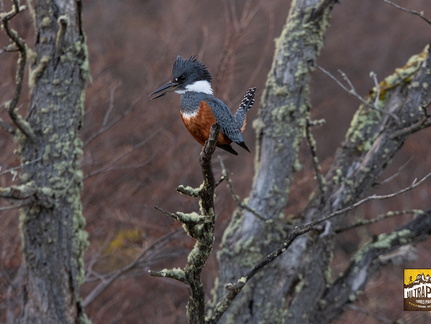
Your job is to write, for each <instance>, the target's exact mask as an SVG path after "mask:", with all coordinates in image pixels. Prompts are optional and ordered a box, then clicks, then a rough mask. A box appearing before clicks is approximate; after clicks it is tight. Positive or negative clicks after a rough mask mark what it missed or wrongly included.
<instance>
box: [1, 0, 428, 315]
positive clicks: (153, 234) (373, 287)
mask: <svg viewBox="0 0 431 324" xmlns="http://www.w3.org/2000/svg"><path fill="white" fill-rule="evenodd" d="M0 3H3V1H1V2H0ZM397 3H398V4H400V5H402V6H405V7H408V8H410V9H414V10H418V11H421V10H424V11H425V15H427V17H428V18H431V7H430V6H429V0H409V1H407V0H404V1H401V0H399V1H398V2H397ZM5 5H8V4H7V3H5ZM289 6H290V2H289V1H281V0H267V1H264V0H261V1H245V0H243V1H240V0H238V1H210V0H202V1H192V0H171V1H157V0H128V1H112V0H111V1H110V0H105V1H102V0H92V1H87V2H84V12H83V19H84V26H85V30H86V34H87V37H88V46H89V54H90V66H91V80H90V82H89V83H88V91H87V99H86V114H85V124H84V127H83V131H82V135H83V141H84V144H85V154H84V158H83V168H84V171H85V174H86V178H85V179H86V180H85V188H84V192H83V206H84V215H85V217H86V219H87V230H88V232H89V235H90V243H91V245H90V247H89V248H88V251H87V255H86V262H87V264H88V267H89V268H88V273H89V279H90V278H93V279H94V278H95V277H94V276H93V275H94V274H96V273H98V274H104V273H109V272H112V271H115V270H117V269H120V268H122V267H124V266H125V265H127V264H128V263H129V262H131V261H133V260H134V259H135V258H136V257H137V256H138V255H139V253H140V252H141V251H142V249H143V248H144V249H145V248H149V247H150V246H151V244H152V243H154V242H155V241H156V240H158V239H160V238H161V237H163V236H164V235H166V234H169V233H172V232H174V231H176V230H178V229H179V228H180V225H179V224H177V223H174V222H173V221H172V220H170V219H168V217H166V216H164V215H163V214H161V213H159V212H157V211H156V210H155V209H154V205H157V206H160V207H162V208H163V209H166V210H169V211H186V212H187V211H194V210H197V208H198V206H197V202H196V201H195V200H193V199H191V198H189V197H185V196H181V195H179V194H178V193H176V191H175V189H176V187H177V185H179V184H184V185H191V186H198V185H199V184H200V182H201V176H200V169H199V164H198V154H199V152H200V146H199V144H197V143H196V142H195V141H194V140H193V138H192V137H191V136H190V135H189V134H188V132H187V131H186V129H185V128H184V125H183V124H182V122H181V119H180V117H179V113H178V107H179V98H178V96H177V95H176V94H171V95H169V96H166V97H163V98H161V99H158V100H155V101H150V100H149V99H148V94H149V93H150V92H151V91H152V90H154V89H156V88H157V87H158V86H160V85H162V84H164V82H166V81H168V80H169V78H170V73H171V68H172V62H173V60H174V59H175V57H176V55H178V54H180V55H183V56H186V57H188V56H190V55H193V54H196V55H197V56H198V58H199V59H200V60H202V61H203V62H205V63H206V64H207V66H208V68H209V70H210V72H211V73H212V74H213V78H214V83H213V87H214V89H215V94H216V95H217V96H218V97H220V98H221V99H222V100H224V101H225V102H226V103H227V104H228V105H229V106H230V107H231V108H232V109H236V106H237V105H238V104H239V102H240V100H241V98H242V95H243V93H244V91H245V90H246V89H247V88H248V87H250V86H256V87H257V88H258V90H257V98H259V97H260V95H261V94H262V90H263V88H264V85H265V80H266V76H267V73H268V70H269V68H270V65H271V62H272V56H273V52H274V39H275V38H276V37H278V35H279V33H280V31H281V28H282V26H283V25H284V23H285V20H286V17H287V14H288V10H289ZM14 24H15V25H14V26H15V28H16V29H17V30H19V32H20V34H21V35H22V36H23V37H25V38H26V39H28V42H29V45H32V44H33V42H34V41H33V35H32V26H31V21H30V19H29V15H28V13H27V14H26V16H21V17H18V18H17V19H15V21H14ZM430 40H431V26H430V25H428V24H426V23H425V22H424V21H422V20H421V19H420V18H418V17H416V16H413V15H410V14H408V13H405V12H402V11H400V10H397V9H395V8H394V7H392V6H390V5H388V4H386V3H384V1H383V0H362V1H341V3H340V4H338V5H336V6H335V9H334V11H333V20H332V24H331V27H330V29H329V32H328V34H327V36H326V43H325V46H324V48H323V51H322V54H321V57H320V59H319V61H318V64H319V65H320V66H322V67H324V68H325V69H327V70H329V71H331V72H332V73H334V74H336V73H337V69H341V70H342V71H344V72H345V73H346V74H347V75H348V76H349V78H350V80H351V81H352V82H353V84H354V85H355V87H356V89H357V91H358V93H360V94H362V95H364V96H365V95H366V94H367V92H368V90H369V89H370V88H371V87H373V80H372V78H370V76H369V74H370V72H371V71H374V72H375V73H376V74H377V76H378V79H379V80H382V79H383V78H384V77H386V76H387V75H388V74H391V73H392V72H393V71H394V69H395V68H397V67H401V66H402V65H404V64H405V63H406V61H407V59H408V58H409V57H410V56H412V55H413V54H417V53H419V52H420V51H421V50H422V49H423V48H424V46H425V45H426V44H427V42H429V41H430ZM7 44H8V41H7V39H6V38H5V36H4V35H3V34H1V35H0V48H3V47H4V46H6V45H7ZM15 60H16V57H15V54H11V53H1V52H0V75H1V78H0V103H3V102H5V101H7V100H10V96H11V94H12V91H13V89H14V81H13V76H14V74H15V66H14V62H15ZM340 79H341V77H340ZM27 99H28V98H27V95H23V97H22V100H21V102H20V103H21V106H22V108H21V111H22V112H23V113H25V107H26V102H27ZM312 104H313V108H312V114H313V117H314V118H316V119H320V118H324V119H325V120H326V123H325V124H324V125H323V126H321V127H318V128H316V129H314V134H315V136H316V139H317V145H318V154H319V157H320V159H321V162H322V165H323V169H324V170H326V169H327V168H328V167H329V164H330V163H331V160H332V158H333V155H334V153H335V150H336V148H337V147H338V146H339V145H340V144H341V142H342V141H343V139H344V134H345V132H346V130H347V128H348V127H349V124H350V119H351V117H352V115H353V114H354V112H355V110H356V109H357V107H358V105H359V102H358V100H357V99H356V98H354V97H352V96H350V95H349V94H347V93H346V92H344V91H343V90H342V89H340V87H339V86H338V85H337V84H335V83H334V82H333V81H332V80H331V79H329V78H328V77H327V76H326V75H324V74H323V73H322V72H320V71H316V72H315V75H314V80H313V85H312ZM259 106H260V105H259V100H257V102H256V105H255V106H254V107H253V109H252V110H251V111H250V112H249V116H248V121H249V122H248V127H247V130H246V132H245V139H246V143H247V145H248V146H249V147H250V149H251V151H252V154H249V153H247V152H245V151H240V155H239V156H238V157H235V156H232V155H229V154H228V153H225V152H223V151H217V154H218V155H220V157H221V158H222V159H223V161H224V163H225V164H226V167H227V169H228V170H229V172H230V174H231V177H232V179H233V181H234V186H235V189H236V190H237V192H238V193H239V195H240V196H241V197H246V196H247V194H248V191H249V188H250V185H251V182H252V180H253V172H254V169H253V154H254V137H255V134H254V131H253V127H252V121H253V119H254V117H255V116H256V114H257V111H258V109H259ZM0 117H1V118H2V119H5V120H8V117H7V116H6V114H5V112H4V111H1V112H0ZM430 135H431V132H430V130H425V131H422V132H420V133H419V134H416V135H413V136H412V137H411V138H410V139H409V140H408V141H407V142H406V144H405V146H404V147H403V148H402V150H401V152H400V154H399V155H397V156H396V157H395V159H394V162H393V164H392V165H391V166H390V167H389V168H388V170H387V171H386V172H385V175H384V176H383V177H382V180H384V179H385V178H388V177H391V176H393V175H396V176H395V177H394V178H393V179H392V180H391V181H389V182H388V183H386V184H385V185H384V186H380V187H379V189H378V191H377V192H379V193H389V192H393V191H397V190H399V189H401V188H403V187H405V186H408V185H410V184H411V182H412V181H413V180H414V179H415V178H420V177H422V176H424V175H425V174H427V173H428V172H430V171H431V157H429V156H428V154H427V153H428V151H429V149H430V147H431V140H430V137H429V136H430ZM0 143H1V144H0V145H1V147H3V149H2V154H1V156H0V163H1V172H3V171H4V170H8V169H9V168H11V167H14V166H16V165H18V161H16V159H15V158H14V156H13V153H12V150H13V141H12V138H11V137H10V136H9V135H8V134H7V133H6V132H4V131H3V130H0ZM302 151H303V152H302V154H301V163H302V165H303V168H302V170H301V171H300V172H298V174H297V176H296V179H295V180H294V186H293V189H292V191H291V198H290V204H289V207H288V210H287V211H286V213H287V214H295V213H298V212H299V211H301V208H302V207H303V206H304V205H305V203H306V201H307V199H308V195H309V193H310V192H311V190H312V189H313V187H314V186H315V181H314V179H313V170H312V167H311V163H310V157H309V155H308V147H307V146H306V145H305V144H304V145H303V150H302ZM217 154H216V155H217ZM17 171H18V172H19V170H17ZM215 171H216V173H217V175H220V166H219V164H218V162H215ZM11 183H16V180H15V179H14V173H13V172H4V173H1V177H0V185H2V186H6V185H10V184H11ZM430 190H431V185H430V184H426V185H423V186H421V187H420V188H419V189H416V190H415V191H413V192H409V193H407V194H405V195H403V196H401V197H398V198H396V199H392V200H390V201H384V202H383V201H376V202H372V203H369V204H367V205H366V206H364V207H362V208H359V209H357V210H355V211H354V212H352V213H351V215H350V216H349V217H350V220H353V219H355V218H357V217H374V216H376V215H377V214H380V213H384V212H386V211H388V210H398V209H411V208H429V207H430V206H429V202H428V200H429V195H430ZM4 205H7V203H5V204H4ZM216 208H217V213H218V223H217V225H218V230H217V232H218V236H217V241H218V242H219V241H220V239H221V235H222V232H223V229H224V227H225V226H226V225H227V222H228V221H229V218H230V215H231V212H232V210H233V209H234V208H235V203H234V201H233V200H232V198H231V194H230V193H229V190H228V189H227V188H226V186H225V185H224V184H222V185H221V186H220V187H219V188H218V191H217V204H216ZM0 217H1V218H0V219H1V222H0V246H1V249H0V257H1V260H0V261H1V263H0V295H5V292H6V290H7V287H9V286H10V284H9V283H10V280H11V279H13V278H14V277H15V275H16V273H17V270H18V268H19V264H20V262H21V256H20V237H19V235H18V223H19V222H18V217H17V212H16V211H10V210H7V211H2V212H1V214H0ZM410 217H411V216H409V215H407V216H399V217H397V218H393V219H389V220H387V221H385V222H382V223H380V224H377V225H374V226H371V227H368V228H361V229H359V230H356V231H349V232H346V233H344V234H342V235H340V236H339V239H338V243H339V252H338V253H337V254H336V255H335V257H334V277H335V276H336V275H337V274H338V273H339V272H340V271H342V270H343V269H344V267H345V266H346V264H347V262H348V260H349V257H350V256H351V253H352V251H354V250H355V249H357V247H358V246H360V245H362V244H364V243H366V242H367V241H368V240H369V239H370V237H371V236H372V235H377V234H379V233H382V232H385V231H389V230H390V229H392V228H394V227H396V226H399V224H401V223H402V222H403V220H404V221H406V220H407V219H409V218H410ZM192 243H193V242H192V241H191V240H190V239H189V238H187V237H186V235H185V234H182V233H179V234H178V235H177V236H176V237H175V239H174V240H170V241H169V243H168V244H164V245H163V246H162V247H157V248H155V249H151V248H150V250H149V252H151V253H148V255H146V258H145V262H143V263H142V264H141V265H140V267H139V268H137V269H135V271H133V272H131V273H130V274H129V275H128V276H126V278H125V279H121V280H118V281H116V282H115V283H114V284H113V285H112V286H111V287H110V288H108V289H107V290H106V291H105V292H104V293H103V294H102V295H101V296H99V297H98V298H97V299H95V300H94V301H93V302H92V303H91V304H90V306H89V307H88V308H87V314H88V316H89V317H90V318H91V320H92V321H93V322H94V323H184V321H185V304H186V301H187V290H186V288H185V287H183V286H182V285H181V284H179V283H177V282H174V281H172V280H169V279H160V278H152V277H150V276H149V275H147V273H146V272H147V270H148V269H149V268H151V269H154V270H157V269H161V268H163V267H172V266H181V265H183V264H184V262H185V258H186V255H187V252H188V251H189V249H190V248H191V246H192ZM429 247H430V243H429V242H425V243H422V244H420V245H419V246H418V248H417V259H416V261H406V260H402V261H401V262H400V263H399V264H389V265H388V266H387V267H385V269H384V270H383V271H382V272H381V273H376V275H375V278H374V279H373V280H371V281H370V282H369V284H368V287H367V289H366V291H365V292H364V294H363V295H362V296H361V297H360V298H359V301H358V302H357V303H356V304H355V305H357V306H359V307H360V308H361V309H362V308H363V309H367V310H368V311H369V312H372V313H373V314H377V315H378V316H381V317H383V319H382V318H378V317H376V316H371V317H370V316H369V315H366V314H364V313H363V312H361V311H360V310H359V311H358V310H354V311H353V310H349V311H347V312H346V313H345V315H344V316H343V318H342V319H340V323H341V322H346V321H347V322H349V323H360V322H363V321H366V322H367V323H381V322H382V321H384V320H385V319H389V320H392V321H393V320H396V319H398V318H403V319H405V320H407V321H409V322H410V323H421V322H423V318H424V317H423V315H424V314H418V313H419V312H417V313H407V312H403V310H402V284H403V279H402V270H403V268H404V267H431V262H430V260H431V254H430V252H429V251H428V250H429ZM204 276H205V278H204V281H205V283H206V287H207V291H208V293H209V291H210V289H211V286H212V282H213V280H214V278H215V276H216V262H215V257H213V258H212V259H211V260H210V262H209V264H208V266H207V270H206V271H205V274H204ZM96 283H97V281H92V282H88V283H86V284H84V285H83V287H82V294H83V296H84V297H85V296H86V295H87V294H88V293H89V292H90V291H91V290H92V289H93V288H94V287H95V285H96ZM12 294H16V295H18V294H19V291H13V292H12ZM3 305H4V304H3ZM4 311H5V308H4V307H3V306H2V308H1V309H0V322H1V321H3V319H4V318H5V317H4Z"/></svg>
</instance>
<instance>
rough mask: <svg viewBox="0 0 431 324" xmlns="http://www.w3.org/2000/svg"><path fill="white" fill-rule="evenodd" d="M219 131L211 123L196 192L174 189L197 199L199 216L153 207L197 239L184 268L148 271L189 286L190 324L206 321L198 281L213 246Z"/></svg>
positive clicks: (188, 306)
mask: <svg viewBox="0 0 431 324" xmlns="http://www.w3.org/2000/svg"><path fill="white" fill-rule="evenodd" d="M219 132H220V126H219V125H218V124H214V125H213V126H212V127H211V131H210V135H209V139H208V140H207V141H206V142H205V145H204V147H203V148H202V152H201V153H200V157H199V162H200V165H201V169H202V175H203V183H202V185H201V186H200V187H199V188H197V189H193V188H191V187H188V186H179V187H178V189H177V190H178V191H179V192H180V193H182V194H186V195H188V196H192V197H198V198H199V206H200V213H199V214H198V213H196V212H193V213H181V212H176V213H169V212H166V211H164V210H162V209H161V208H159V207H156V208H157V209H158V210H160V211H162V212H163V213H164V214H166V215H168V216H169V217H171V218H173V219H175V220H177V221H180V222H181V223H183V228H184V230H185V231H186V233H187V234H189V235H190V236H191V237H193V238H194V239H196V243H195V245H194V248H193V250H192V251H191V252H190V253H189V255H188V257H187V264H186V265H185V267H184V268H183V269H180V268H174V269H163V270H161V271H151V270H150V271H149V273H150V275H152V276H156V277H168V278H172V279H175V280H178V281H180V282H183V283H185V284H186V285H187V286H188V288H189V292H190V296H189V301H188V303H187V317H188V319H189V323H204V318H205V292H204V289H203V284H202V282H201V280H200V274H201V272H202V269H203V267H204V265H205V263H206V261H207V259H208V257H209V255H210V253H211V251H212V248H213V244H214V228H215V212H214V191H215V188H216V184H217V183H216V181H215V178H214V173H213V169H212V164H211V157H212V155H213V153H214V151H215V148H216V144H217V138H218V134H219Z"/></svg>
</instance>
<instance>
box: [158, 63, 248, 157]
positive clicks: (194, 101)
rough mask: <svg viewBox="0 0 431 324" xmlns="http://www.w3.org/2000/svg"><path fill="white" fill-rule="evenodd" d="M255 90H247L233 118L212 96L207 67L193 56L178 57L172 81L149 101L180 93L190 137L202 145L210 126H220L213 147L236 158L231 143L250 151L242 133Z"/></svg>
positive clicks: (181, 109) (182, 115) (183, 114)
mask: <svg viewBox="0 0 431 324" xmlns="http://www.w3.org/2000/svg"><path fill="white" fill-rule="evenodd" d="M255 91H256V88H250V89H248V91H247V92H246V94H245V95H244V98H243V99H242V102H241V104H240V106H239V108H238V110H237V111H236V113H235V115H233V114H232V112H231V111H230V109H229V108H228V106H226V104H225V103H224V102H222V101H221V100H220V99H218V98H216V97H215V96H214V95H213V90H212V88H211V74H210V73H209V72H208V69H207V67H206V66H205V65H204V64H203V63H202V62H200V61H198V60H197V58H196V56H192V57H190V58H189V59H184V58H183V57H181V56H177V58H176V60H175V62H174V65H173V68H172V78H171V80H170V81H169V82H168V83H167V84H165V85H163V86H161V87H160V88H158V89H157V90H155V91H154V92H152V93H151V94H150V98H151V99H156V98H159V97H162V96H164V95H165V94H167V93H169V92H176V93H178V94H180V114H181V119H182V120H183V123H184V125H185V126H186V128H187V129H188V131H189V132H190V134H191V135H192V136H193V137H194V138H195V139H196V140H197V141H198V142H199V143H200V144H201V145H204V143H205V141H206V140H207V139H208V137H209V134H210V128H211V126H212V125H213V124H215V123H217V124H219V125H220V133H219V135H218V139H217V144H216V145H217V146H218V147H220V148H222V149H223V150H226V151H228V152H230V153H232V154H234V155H238V153H237V152H236V151H235V150H234V149H233V148H232V146H231V143H232V142H234V143H236V144H238V145H239V146H241V147H242V148H244V149H245V150H247V151H249V152H250V150H249V149H248V147H247V145H245V143H244V138H243V137H242V134H241V133H242V132H243V131H244V129H245V125H246V112H247V111H248V110H249V109H250V108H251V106H252V105H253V104H254V93H255Z"/></svg>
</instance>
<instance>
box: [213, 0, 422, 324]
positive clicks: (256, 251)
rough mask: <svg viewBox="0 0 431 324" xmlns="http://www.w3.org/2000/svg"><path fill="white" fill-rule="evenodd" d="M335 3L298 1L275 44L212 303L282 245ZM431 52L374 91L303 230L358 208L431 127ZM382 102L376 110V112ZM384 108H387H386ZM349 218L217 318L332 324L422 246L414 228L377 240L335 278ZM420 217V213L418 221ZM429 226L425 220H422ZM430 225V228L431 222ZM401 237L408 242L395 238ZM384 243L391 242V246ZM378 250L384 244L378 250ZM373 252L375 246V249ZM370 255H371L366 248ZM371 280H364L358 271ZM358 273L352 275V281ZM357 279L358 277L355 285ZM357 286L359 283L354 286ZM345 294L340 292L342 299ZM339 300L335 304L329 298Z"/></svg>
mask: <svg viewBox="0 0 431 324" xmlns="http://www.w3.org/2000/svg"><path fill="white" fill-rule="evenodd" d="M330 5H331V1H321V2H320V7H319V1H294V2H293V4H292V9H291V12H290V14H289V18H288V20H287V23H286V26H285V28H284V29H283V32H282V34H281V36H280V38H279V39H278V40H277V48H276V53H275V56H274V61H273V66H272V68H271V71H270V73H269V76H268V81H267V85H266V89H265V93H264V95H263V99H262V105H261V106H262V107H261V111H260V114H259V118H258V121H257V123H256V129H257V135H258V139H257V144H258V150H259V151H258V156H257V159H256V162H255V167H256V174H255V178H254V182H253V187H252V190H251V192H250V197H249V198H248V201H247V205H248V209H252V210H254V211H255V212H256V213H258V214H259V215H260V216H261V217H264V218H266V219H268V221H267V222H263V221H262V220H261V219H260V218H258V217H256V216H255V215H253V213H252V212H250V211H249V210H244V209H238V210H236V211H235V213H234V215H233V218H232V221H231V223H230V224H229V226H228V228H227V229H226V232H225V235H224V237H223V242H222V245H221V250H220V251H219V253H218V261H219V276H218V280H217V282H216V286H215V288H214V291H213V293H214V302H216V301H217V300H220V299H221V298H222V296H224V295H226V289H225V285H226V284H227V283H235V282H237V280H238V279H239V278H241V277H242V276H243V275H244V274H245V273H247V272H248V271H249V270H250V268H251V267H253V265H255V264H256V263H257V262H258V261H259V259H261V258H263V257H264V256H265V255H267V254H268V253H269V252H270V251H271V250H273V249H274V248H275V247H277V246H279V245H281V242H282V241H283V238H284V237H286V236H287V233H289V231H288V230H287V231H286V230H285V229H283V228H282V227H281V226H280V225H277V224H280V222H279V221H278V220H279V219H280V218H281V217H284V215H283V210H284V208H285V206H286V203H287V200H288V194H289V190H290V186H291V179H292V175H293V173H294V171H295V167H296V165H297V162H296V161H297V154H298V144H299V143H300V141H301V140H302V138H303V134H304V133H305V131H304V128H305V126H306V123H307V117H308V108H309V102H308V92H309V91H308V89H309V82H310V73H311V71H312V70H313V69H314V66H315V61H316V58H317V56H318V54H319V50H320V48H321V46H322V42H323V34H324V32H325V31H326V28H327V27H328V19H329V14H330ZM430 65H431V58H430V54H429V49H428V48H426V49H425V50H424V52H423V53H421V54H420V55H418V56H415V57H412V59H411V60H410V61H409V63H408V64H407V65H406V66H404V67H402V68H401V69H399V70H397V72H396V73H394V74H393V75H391V76H389V77H388V78H386V79H385V80H384V81H383V82H382V83H381V84H380V85H379V89H373V92H372V93H371V94H370V97H369V99H368V103H369V105H362V106H361V107H360V108H359V109H358V112H357V114H356V115H355V117H354V119H353V121H352V124H351V127H350V129H349V131H348V133H347V134H346V139H345V142H344V143H343V146H342V147H341V148H340V149H339V150H338V152H337V155H336V158H335V161H334V163H333V166H332V168H331V170H330V171H329V172H328V174H327V175H326V182H325V183H324V185H323V186H321V188H319V189H318V190H316V191H315V193H314V194H313V196H312V197H313V198H312V199H311V201H310V203H309V205H308V206H307V208H306V209H305V210H304V212H303V214H302V217H301V218H300V219H299V220H298V221H297V223H298V224H305V223H307V222H310V221H313V220H316V219H319V218H322V217H324V216H325V215H329V214H331V213H332V212H334V211H337V210H340V209H343V208H345V207H347V206H350V205H352V204H354V203H355V202H356V201H358V200H359V199H360V198H361V197H363V196H364V195H365V194H366V193H367V192H368V190H369V189H370V188H371V185H372V184H373V183H375V182H376V180H377V178H378V177H379V175H380V174H381V172H382V171H383V170H384V168H385V167H386V166H387V165H388V164H389V163H390V161H391V159H392V158H393V156H394V155H395V154H396V152H397V151H398V150H399V149H400V147H401V146H402V144H403V142H404V140H405V139H406V138H407V137H408V136H409V135H410V134H411V133H413V132H416V131H419V130H420V129H422V128H424V127H428V126H429V125H430V120H429V118H428V116H427V114H426V113H425V107H427V106H428V105H430V103H431V94H430V91H429V90H427V89H428V84H430V82H431V75H430V72H429V66H430ZM373 104H376V105H377V107H378V108H379V109H380V110H377V109H373V108H370V107H369V106H371V105H373ZM381 110H383V111H384V112H381ZM342 217H343V215H341V216H338V217H335V218H332V219H331V220H329V221H327V222H326V228H325V229H326V230H325V232H324V234H322V235H321V234H319V232H317V231H311V232H310V233H308V234H307V235H303V236H300V237H298V238H296V240H295V241H294V242H293V244H292V245H291V246H290V247H289V248H288V249H287V251H286V252H284V254H283V255H282V256H281V257H279V258H278V259H277V260H275V261H274V262H272V263H271V264H270V265H269V266H268V267H266V268H265V269H264V270H263V271H262V272H261V273H260V275H256V276H255V277H254V278H253V279H251V280H250V281H249V282H247V285H246V286H245V287H244V288H243V290H242V291H241V293H240V294H239V295H238V296H237V297H236V299H235V300H234V302H233V303H232V305H231V306H230V308H229V309H228V310H227V312H226V313H225V314H224V315H223V317H222V318H221V322H223V323H249V324H250V323H261V322H265V323H330V322H331V321H332V320H334V319H335V318H336V317H337V316H339V315H340V314H341V313H342V311H343V306H344V305H346V304H347V303H350V302H352V301H354V299H355V298H356V295H357V294H358V292H359V291H361V289H363V288H364V286H365V284H366V282H367V279H368V275H369V270H368V269H369V267H370V266H371V265H374V266H378V264H377V263H376V262H374V258H375V256H376V255H379V253H380V254H381V253H386V252H388V251H391V250H393V249H395V248H397V247H399V246H400V245H402V244H409V243H412V242H417V241H418V240H420V239H423V238H425V237H426V236H427V235H429V232H430V231H429V227H428V228H426V229H425V230H423V233H422V234H421V235H419V236H415V235H414V234H412V233H416V232H417V231H421V228H420V226H422V225H423V224H422V225H418V223H415V222H412V223H410V224H408V225H406V228H408V231H402V230H400V231H399V232H398V231H395V232H393V233H387V235H386V236H385V235H382V236H379V238H378V239H377V242H376V244H375V245H369V246H368V247H364V249H365V250H364V251H367V253H361V251H362V252H363V250H361V251H358V254H357V255H356V257H355V259H354V260H352V265H351V267H349V269H347V270H346V273H345V275H344V276H343V277H342V278H341V279H339V280H337V281H336V282H331V279H330V278H331V275H330V273H331V272H330V271H331V269H330V263H331V260H332V256H333V251H334V250H333V248H334V237H335V233H334V231H335V228H336V227H337V224H338V223H339V222H340V220H341V219H342ZM421 217H422V216H421ZM422 221H424V222H425V223H426V219H423V218H422ZM427 225H429V224H427ZM402 235H407V236H408V238H404V239H399V238H400V237H401V236H402ZM388 237H390V238H394V239H392V240H388ZM379 244H380V245H379ZM383 245H384V246H385V249H380V250H379V249H378V247H381V246H383ZM372 247H375V248H374V249H373V248H372ZM370 251H372V252H370ZM359 268H362V269H364V272H361V274H362V275H364V276H365V277H359V276H358V269H359ZM355 275H356V277H355ZM359 279H361V280H360V281H358V280H359ZM353 282H354V284H352V283H353ZM341 292H342V293H341ZM337 294H338V295H339V296H340V299H338V300H337V304H336V307H334V303H333V298H334V296H335V295H337Z"/></svg>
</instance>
